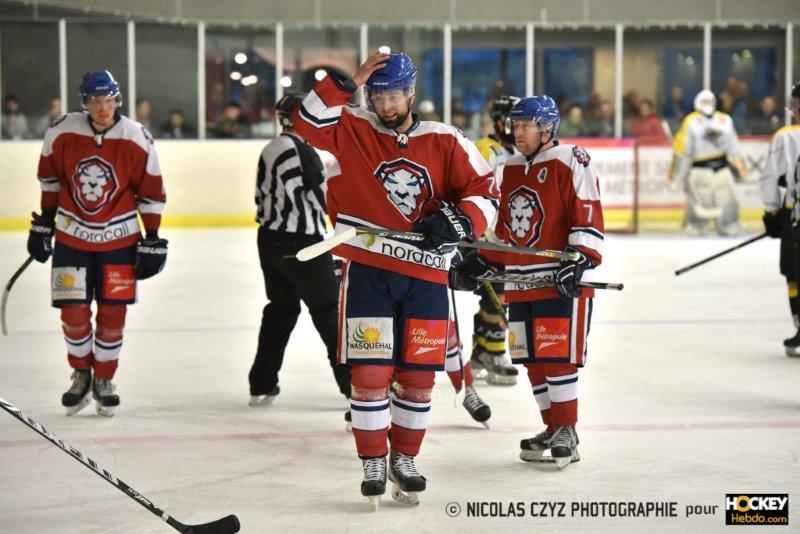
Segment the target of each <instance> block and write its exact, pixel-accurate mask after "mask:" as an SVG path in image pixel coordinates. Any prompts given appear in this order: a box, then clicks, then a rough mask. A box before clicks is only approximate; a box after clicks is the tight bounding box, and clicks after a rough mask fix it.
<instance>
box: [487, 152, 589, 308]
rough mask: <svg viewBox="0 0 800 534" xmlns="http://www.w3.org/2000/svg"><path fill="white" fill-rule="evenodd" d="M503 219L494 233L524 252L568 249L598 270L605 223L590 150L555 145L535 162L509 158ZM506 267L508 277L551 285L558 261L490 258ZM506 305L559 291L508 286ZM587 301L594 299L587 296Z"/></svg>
mask: <svg viewBox="0 0 800 534" xmlns="http://www.w3.org/2000/svg"><path fill="white" fill-rule="evenodd" d="M501 172H502V173H503V175H502V180H503V182H502V183H503V185H502V187H501V189H502V197H501V199H500V215H499V217H498V222H497V226H496V228H495V232H496V234H497V237H498V238H499V239H501V240H502V241H504V242H506V243H510V244H513V245H516V246H520V247H536V248H548V249H556V250H563V249H565V248H566V247H567V246H568V245H570V246H572V247H574V248H576V249H578V250H580V251H581V252H582V253H583V254H585V255H586V256H587V257H589V258H590V259H591V260H592V262H593V263H594V264H595V266H597V265H599V264H600V262H601V261H602V257H603V240H604V223H603V208H602V205H601V203H600V191H599V185H598V176H597V173H596V171H595V169H594V166H593V165H592V162H591V159H590V157H589V155H588V154H587V152H586V150H584V149H583V148H581V147H578V146H571V145H560V144H559V145H556V146H554V147H552V148H550V149H548V150H545V151H543V152H540V153H539V154H538V155H537V156H536V157H535V158H534V159H533V161H528V160H527V159H526V158H525V157H524V156H522V155H516V156H513V157H512V158H510V159H509V160H508V161H507V162H506V165H505V167H504V168H503V170H502V171H501ZM488 256H489V258H490V259H491V260H493V261H500V262H502V263H504V264H505V265H506V272H507V273H508V274H515V275H525V276H529V277H533V278H539V279H542V280H549V281H552V279H553V277H554V274H555V271H556V270H557V269H558V267H559V262H558V261H553V260H552V259H549V258H543V257H539V256H531V255H522V254H513V253H502V254H488ZM505 290H506V300H507V301H508V302H521V301H529V300H540V299H546V298H554V297H557V296H558V292H557V291H556V290H555V288H551V287H548V288H533V287H532V286H531V285H526V284H506V287H505ZM584 296H589V297H590V296H593V291H592V290H584Z"/></svg>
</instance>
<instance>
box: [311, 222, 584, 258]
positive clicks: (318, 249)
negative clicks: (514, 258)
mask: <svg viewBox="0 0 800 534" xmlns="http://www.w3.org/2000/svg"><path fill="white" fill-rule="evenodd" d="M359 235H374V236H376V237H388V238H391V239H403V240H406V241H423V240H424V239H425V236H424V235H422V234H419V233H416V232H403V231H399V230H388V229H386V228H371V227H369V226H356V227H354V228H348V229H347V230H345V231H344V232H341V233H339V234H336V235H334V236H333V237H330V238H328V239H325V240H324V241H320V242H319V243H314V244H313V245H311V246H308V247H306V248H304V249H301V250H300V251H299V252H298V253H297V259H298V260H299V261H308V260H310V259H313V258H316V257H317V256H321V255H322V254H325V253H326V252H328V251H329V250H331V249H333V248H335V247H338V246H339V245H341V244H342V243H345V242H346V241H349V240H351V239H353V238H354V237H356V236H359ZM458 246H459V247H464V248H477V249H483V250H495V251H498V252H515V253H517V254H531V255H533V256H544V257H546V258H558V259H559V260H578V259H580V254H578V253H576V252H564V251H561V250H551V249H547V248H527V247H515V246H514V245H503V244H499V243H489V242H488V241H475V242H474V243H470V242H468V241H459V243H458Z"/></svg>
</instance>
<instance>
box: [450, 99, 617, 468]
mask: <svg viewBox="0 0 800 534" xmlns="http://www.w3.org/2000/svg"><path fill="white" fill-rule="evenodd" d="M509 121H510V123H511V126H512V131H513V132H514V140H515V144H516V147H517V150H519V151H520V154H517V155H515V156H512V157H510V158H509V159H508V160H507V161H506V164H505V165H504V166H503V167H502V168H501V169H500V170H498V174H499V175H500V180H501V181H502V185H501V193H502V197H501V200H500V210H499V215H498V221H497V225H496V226H495V233H496V234H497V236H498V238H500V239H501V240H502V241H504V242H506V243H510V244H513V245H516V246H521V247H533V246H535V247H540V248H551V249H565V250H567V251H571V252H576V253H577V254H578V255H579V258H578V259H577V260H565V261H561V262H554V261H552V260H549V259H548V258H542V257H539V256H529V255H519V254H513V253H504V254H502V255H501V256H499V257H498V256H495V255H492V256H490V257H485V256H484V255H481V254H475V253H472V254H468V255H467V257H466V259H465V260H464V262H462V263H460V264H459V265H457V266H456V267H454V268H453V270H452V271H451V273H450V283H451V286H452V287H454V288H456V289H466V290H471V289H474V287H475V285H477V283H478V282H477V281H476V276H480V275H481V274H483V273H485V272H487V271H488V270H490V267H491V261H490V260H494V261H498V260H499V261H501V262H502V263H503V264H504V265H505V271H506V273H508V274H513V275H526V276H533V277H537V278H541V279H542V280H543V281H546V280H552V281H553V282H554V283H555V286H554V287H544V288H535V289H532V288H531V286H530V285H526V284H506V287H505V298H506V301H507V302H509V317H508V345H509V352H510V354H511V359H512V361H513V362H514V363H517V364H519V363H521V364H524V365H525V367H526V368H527V371H528V378H529V380H530V383H531V386H532V388H533V395H534V398H535V399H536V402H537V404H538V405H539V411H540V412H541V416H542V420H543V421H544V423H545V425H547V427H546V429H545V430H544V431H543V432H541V433H539V434H538V435H536V436H535V437H533V438H530V439H524V440H522V442H521V443H520V447H521V452H520V457H521V458H522V459H523V460H526V461H536V462H539V461H552V462H555V463H556V465H557V466H558V468H559V469H563V468H564V467H566V466H567V465H569V463H570V462H574V461H578V460H579V459H580V455H579V454H578V449H577V446H578V435H577V433H576V431H575V424H576V423H577V421H578V368H580V367H583V365H584V363H585V359H586V336H587V333H588V331H589V322H590V319H591V310H592V297H593V296H594V295H593V292H592V290H588V289H582V288H581V287H580V286H579V282H580V280H581V277H582V276H583V273H584V272H585V271H586V270H588V269H592V268H594V267H596V266H597V265H599V264H600V261H601V258H602V249H603V212H602V206H601V205H600V193H599V188H598V178H597V173H596V172H595V170H594V166H593V165H592V162H591V158H590V157H589V154H588V153H587V152H586V150H584V149H583V148H581V147H579V146H572V145H562V144H560V143H559V141H558V139H557V138H556V134H557V132H558V123H559V113H558V106H556V104H555V102H554V101H553V99H552V98H550V97H549V96H546V95H540V96H534V97H529V98H523V99H522V100H521V101H520V102H519V103H518V104H516V105H515V106H514V108H513V109H512V110H511V113H510V115H509ZM548 450H550V456H549V457H546V456H544V453H545V452H546V451H548Z"/></svg>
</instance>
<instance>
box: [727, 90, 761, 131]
mask: <svg viewBox="0 0 800 534" xmlns="http://www.w3.org/2000/svg"><path fill="white" fill-rule="evenodd" d="M754 108H755V109H757V105H755V104H754V103H753V102H752V100H751V97H750V91H749V89H748V87H747V82H746V81H744V80H740V81H739V82H738V83H737V89H736V94H735V97H734V99H733V105H732V106H731V110H730V111H729V112H728V114H729V115H730V116H731V118H732V119H733V123H734V125H735V126H736V129H737V130H738V131H739V132H740V133H748V132H747V128H746V126H747V119H748V118H750V112H751V111H752V110H754Z"/></svg>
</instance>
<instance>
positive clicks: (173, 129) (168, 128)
mask: <svg viewBox="0 0 800 534" xmlns="http://www.w3.org/2000/svg"><path fill="white" fill-rule="evenodd" d="M161 136H162V137H165V138H167V139H187V138H194V137H197V134H196V132H195V131H194V128H192V126H191V124H187V123H186V120H185V119H184V117H183V111H181V110H179V109H173V110H170V112H169V120H168V121H167V122H166V123H164V124H163V125H162V126H161Z"/></svg>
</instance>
